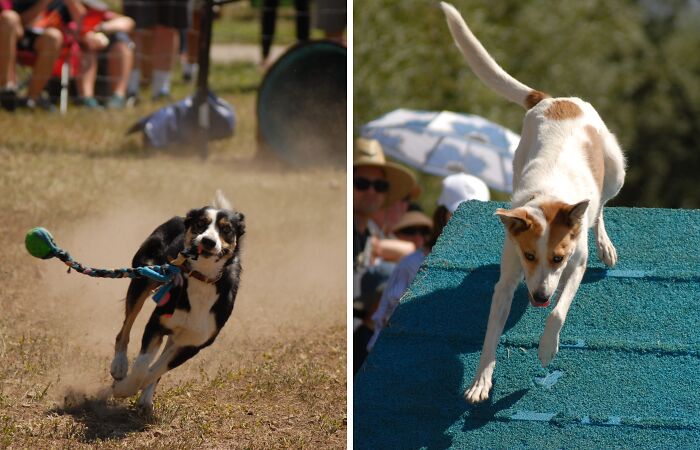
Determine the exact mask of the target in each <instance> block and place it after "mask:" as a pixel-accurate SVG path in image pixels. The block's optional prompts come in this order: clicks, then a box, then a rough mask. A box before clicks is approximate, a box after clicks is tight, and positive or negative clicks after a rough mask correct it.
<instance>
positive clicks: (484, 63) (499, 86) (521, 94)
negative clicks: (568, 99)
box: [440, 2, 549, 109]
mask: <svg viewBox="0 0 700 450" xmlns="http://www.w3.org/2000/svg"><path fill="white" fill-rule="evenodd" d="M440 6H441V7H442V10H443V12H444V13H445V17H446V18H447V26H448V27H449V28H450V33H452V37H453V38H454V40H455V43H456V44H457V48H459V50H460V51H461V52H462V54H463V55H464V57H465V58H466V60H467V63H468V64H469V67H471V69H472V70H473V71H474V73H475V74H476V76H477V77H479V79H480V80H481V81H483V82H484V84H486V85H487V86H488V87H490V88H491V89H493V90H494V91H496V92H497V93H498V94H500V95H502V96H503V97H505V98H507V99H508V100H510V101H512V102H514V103H517V104H519V105H522V106H524V107H525V108H526V109H530V108H532V107H533V106H535V105H536V104H538V103H539V102H540V101H541V100H542V99H544V98H547V97H549V95H547V94H545V93H544V92H540V91H538V90H535V89H532V88H530V87H528V86H526V85H524V84H523V83H521V82H520V81H518V80H516V79H515V78H513V77H512V76H510V75H509V74H508V73H507V72H506V71H505V70H503V69H502V68H501V66H499V65H498V63H496V61H494V59H493V58H492V57H491V55H489V53H488V52H487V51H486V49H485V48H484V46H483V45H481V42H479V40H478V39H477V38H476V37H475V36H474V34H473V33H472V31H471V30H470V29H469V27H468V26H467V24H466V22H465V21H464V19H463V18H462V16H461V14H460V13H459V11H457V9H456V8H455V7H454V6H452V5H451V4H449V3H446V2H440Z"/></svg>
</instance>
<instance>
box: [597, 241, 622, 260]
mask: <svg viewBox="0 0 700 450" xmlns="http://www.w3.org/2000/svg"><path fill="white" fill-rule="evenodd" d="M596 248H597V249H598V258H599V259H600V260H601V261H603V263H604V264H605V265H606V266H608V267H614V266H615V264H617V250H615V246H614V245H613V244H612V242H610V238H608V236H601V237H600V238H599V239H598V240H597V242H596Z"/></svg>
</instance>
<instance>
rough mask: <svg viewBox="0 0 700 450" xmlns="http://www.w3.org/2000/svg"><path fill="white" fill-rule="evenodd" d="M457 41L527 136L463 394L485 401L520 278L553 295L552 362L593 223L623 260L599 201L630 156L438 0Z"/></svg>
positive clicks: (589, 113)
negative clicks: (482, 333) (513, 109)
mask: <svg viewBox="0 0 700 450" xmlns="http://www.w3.org/2000/svg"><path fill="white" fill-rule="evenodd" d="M442 9H443V11H444V13H445V15H446V17H447V24H448V26H449V28H450V31H451V33H452V37H453V38H454V40H455V42H456V44H457V47H458V48H459V49H460V50H461V52H462V54H463V55H464V57H465V58H466V60H467V62H468V64H469V66H470V67H471V68H472V70H473V71H474V73H476V75H477V76H478V77H479V79H481V81H483V82H484V83H485V84H486V85H487V86H489V87H490V88H491V89H493V90H494V91H496V92H497V93H498V94H500V95H501V96H503V97H505V98H506V99H508V100H510V101H512V102H515V103H518V104H520V105H521V106H524V107H525V108H526V109H527V110H528V111H527V113H526V114H525V119H524V123H523V131H522V137H521V139H520V144H519V145H518V148H517V149H516V151H515V157H514V159H513V197H512V209H510V210H506V209H498V210H497V211H496V215H497V216H498V217H499V219H500V220H501V222H503V225H504V226H505V228H506V239H505V242H504V245H503V254H502V256H501V275H500V278H499V280H498V283H497V284H496V287H495V289H494V293H493V299H492V302H491V311H490V313H489V321H488V325H487V327H486V337H485V339H484V348H483V350H482V352H481V358H480V360H479V368H478V369H477V371H476V376H475V377H474V381H473V382H472V384H471V386H470V387H469V388H467V390H466V391H465V392H464V396H465V398H466V400H467V401H468V402H470V403H478V402H482V401H484V400H486V399H487V398H488V396H489V390H490V389H491V385H492V381H491V377H492V375H493V369H494V367H495V366H496V347H497V346H498V341H499V339H500V336H501V333H502V332H503V326H504V325H505V322H506V319H507V318H508V314H509V312H510V305H511V302H512V300H513V294H514V293H515V289H516V288H517V286H518V284H519V283H520V281H521V280H522V279H523V277H524V278H525V284H526V285H527V290H528V292H529V294H530V303H531V304H532V305H533V306H537V307H546V306H549V304H550V301H551V299H552V298H553V296H554V295H555V293H558V297H559V298H558V300H557V304H556V306H555V307H554V309H553V310H552V312H551V313H550V314H549V316H548V317H547V322H546V325H545V327H544V331H543V332H542V336H541V338H540V345H539V349H538V357H539V360H540V363H541V364H542V367H546V366H547V365H548V364H549V362H550V361H551V360H552V358H554V356H555V355H556V354H557V352H558V350H559V332H560V331H561V329H562V326H563V325H564V321H565V320H566V315H567V313H568V311H569V307H570V306H571V302H572V300H573V299H574V295H575V294H576V291H577V290H578V287H579V284H580V283H581V278H582V277H583V273H584V272H585V270H586V262H587V260H588V229H589V228H593V232H594V233H595V241H596V247H597V250H598V257H599V258H600V259H601V260H602V261H603V262H604V263H605V264H607V265H608V266H611V267H612V266H614V265H615V263H616V262H617V252H616V250H615V247H613V244H612V242H610V238H609V237H608V234H607V232H606V231H605V224H604V222H603V205H604V204H605V203H606V202H607V201H608V200H610V199H611V198H613V197H614V196H615V195H617V193H618V192H619V191H620V189H621V188H622V184H623V182H624V179H625V159H624V156H623V154H622V150H621V149H620V146H619V145H618V143H617V140H616V139H615V137H614V136H613V135H612V133H610V131H609V130H608V128H607V127H606V126H605V123H604V122H603V120H602V119H601V118H600V116H599V115H598V113H597V112H596V110H595V109H594V108H593V106H591V105H590V104H589V103H587V102H584V101H583V100H581V99H580V98H575V97H571V98H550V97H549V95H547V94H545V93H543V92H540V91H536V90H534V89H532V88H530V87H528V86H526V85H524V84H522V83H521V82H519V81H518V80H516V79H515V78H513V77H512V76H510V75H509V74H508V73H506V72H505V71H504V70H503V69H502V68H501V67H499V66H498V64H497V63H496V62H495V61H494V60H493V58H491V56H490V55H489V54H488V52H487V51H486V50H485V49H484V47H483V46H482V45H481V43H480V42H479V41H478V40H477V39H476V37H474V35H473V34H472V32H471V31H470V30H469V27H467V24H466V23H465V22H464V20H463V19H462V17H461V16H460V14H459V12H457V10H456V9H455V8H454V7H453V6H452V5H449V4H447V3H444V2H443V3H442Z"/></svg>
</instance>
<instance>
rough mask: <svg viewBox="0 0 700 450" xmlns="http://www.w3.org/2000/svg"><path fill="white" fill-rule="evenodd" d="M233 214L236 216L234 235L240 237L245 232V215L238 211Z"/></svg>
mask: <svg viewBox="0 0 700 450" xmlns="http://www.w3.org/2000/svg"><path fill="white" fill-rule="evenodd" d="M233 215H234V217H235V218H236V236H237V237H239V238H240V237H241V236H243V235H244V234H245V216H244V215H243V213H240V212H238V211H236V212H235V213H233Z"/></svg>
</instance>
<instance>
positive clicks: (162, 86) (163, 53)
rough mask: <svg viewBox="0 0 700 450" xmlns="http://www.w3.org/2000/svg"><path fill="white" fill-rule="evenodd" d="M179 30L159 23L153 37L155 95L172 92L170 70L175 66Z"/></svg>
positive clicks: (152, 81) (153, 85)
mask: <svg viewBox="0 0 700 450" xmlns="http://www.w3.org/2000/svg"><path fill="white" fill-rule="evenodd" d="M177 38H178V35H177V30H175V29H174V28H170V27H164V26H162V25H158V26H157V27H156V28H155V32H154V39H153V60H152V65H153V78H152V80H151V89H152V94H153V97H160V96H167V95H169V94H170V71H171V70H172V67H173V60H174V55H175V49H176V48H177Z"/></svg>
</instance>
